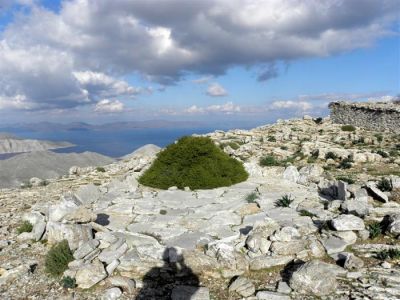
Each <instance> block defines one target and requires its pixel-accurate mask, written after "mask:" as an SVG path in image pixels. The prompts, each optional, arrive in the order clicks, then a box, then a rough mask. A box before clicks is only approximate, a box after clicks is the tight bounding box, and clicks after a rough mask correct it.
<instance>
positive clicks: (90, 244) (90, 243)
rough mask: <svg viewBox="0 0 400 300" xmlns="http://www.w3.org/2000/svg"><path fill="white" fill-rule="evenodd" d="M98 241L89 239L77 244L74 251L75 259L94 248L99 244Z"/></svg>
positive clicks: (82, 256)
mask: <svg viewBox="0 0 400 300" xmlns="http://www.w3.org/2000/svg"><path fill="white" fill-rule="evenodd" d="M99 244H100V242H99V241H98V240H89V241H87V242H84V243H83V244H81V245H80V246H79V248H78V249H77V250H76V251H75V252H74V258H75V259H81V258H84V257H85V256H86V255H88V254H89V253H90V252H92V251H93V250H95V249H96V248H97V247H98V246H99Z"/></svg>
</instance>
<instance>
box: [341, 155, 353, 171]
mask: <svg viewBox="0 0 400 300" xmlns="http://www.w3.org/2000/svg"><path fill="white" fill-rule="evenodd" d="M352 162H353V160H352V159H351V158H349V157H348V158H345V159H343V160H342V161H341V162H340V163H339V168H340V169H350V168H351V167H352V166H353V165H352Z"/></svg>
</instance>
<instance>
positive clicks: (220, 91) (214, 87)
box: [207, 83, 228, 97]
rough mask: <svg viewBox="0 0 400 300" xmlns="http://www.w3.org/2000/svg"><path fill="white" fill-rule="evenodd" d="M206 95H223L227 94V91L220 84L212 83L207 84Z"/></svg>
mask: <svg viewBox="0 0 400 300" xmlns="http://www.w3.org/2000/svg"><path fill="white" fill-rule="evenodd" d="M207 95H208V96H211V97H225V96H228V92H227V91H226V90H225V88H224V87H223V86H221V85H220V84H218V83H213V84H210V85H209V87H208V89H207Z"/></svg>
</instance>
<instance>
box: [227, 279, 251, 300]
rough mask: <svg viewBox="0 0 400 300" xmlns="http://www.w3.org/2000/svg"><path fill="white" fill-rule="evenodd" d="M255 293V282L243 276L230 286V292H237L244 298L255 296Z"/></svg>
mask: <svg viewBox="0 0 400 300" xmlns="http://www.w3.org/2000/svg"><path fill="white" fill-rule="evenodd" d="M255 291H256V288H255V286H254V284H253V282H251V280H249V279H248V278H246V277H243V276H239V277H238V278H236V279H235V281H233V282H232V284H231V285H230V286H229V292H236V293H238V294H239V295H240V296H242V297H249V296H251V295H253V294H254V293H255Z"/></svg>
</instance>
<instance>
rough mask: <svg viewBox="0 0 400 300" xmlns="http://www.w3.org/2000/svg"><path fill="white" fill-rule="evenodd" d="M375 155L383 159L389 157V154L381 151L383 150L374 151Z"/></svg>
mask: <svg viewBox="0 0 400 300" xmlns="http://www.w3.org/2000/svg"><path fill="white" fill-rule="evenodd" d="M376 153H377V154H379V155H380V156H382V157H383V158H388V157H389V153H387V152H385V151H383V150H378V151H376Z"/></svg>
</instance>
